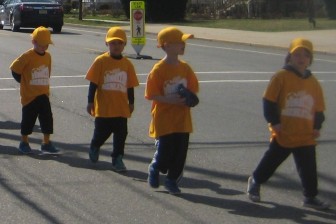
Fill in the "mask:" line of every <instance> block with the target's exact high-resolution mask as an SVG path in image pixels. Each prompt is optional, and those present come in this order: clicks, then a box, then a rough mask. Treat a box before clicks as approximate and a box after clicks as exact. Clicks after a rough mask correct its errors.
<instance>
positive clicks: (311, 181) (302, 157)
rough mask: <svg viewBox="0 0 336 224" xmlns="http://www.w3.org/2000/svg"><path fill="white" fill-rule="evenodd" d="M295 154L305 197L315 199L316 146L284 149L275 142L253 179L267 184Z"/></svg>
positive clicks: (254, 173)
mask: <svg viewBox="0 0 336 224" xmlns="http://www.w3.org/2000/svg"><path fill="white" fill-rule="evenodd" d="M290 154H293V157H294V161H295V165H296V169H297V171H298V173H299V177H300V179H301V184H302V187H303V195H304V196H305V197H315V196H316V195H317V194H318V191H317V171H316V152H315V146H314V145H312V146H304V147H297V148H284V147H282V146H280V145H279V144H278V143H277V142H276V141H275V140H274V141H272V142H271V144H270V146H269V149H268V150H267V151H266V153H265V154H264V156H263V158H262V159H261V161H260V163H259V165H258V166H257V168H256V170H255V171H254V172H253V177H254V179H255V181H256V182H257V183H260V184H262V183H265V182H266V181H267V180H268V179H269V178H270V177H271V176H272V175H273V173H274V172H275V170H276V169H277V168H278V167H279V165H280V164H281V163H282V162H283V161H285V160H286V159H287V157H288V156H289V155H290Z"/></svg>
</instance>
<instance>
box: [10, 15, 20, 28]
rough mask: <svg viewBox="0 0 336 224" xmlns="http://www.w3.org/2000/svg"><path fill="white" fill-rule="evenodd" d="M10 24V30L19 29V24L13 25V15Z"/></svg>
mask: <svg viewBox="0 0 336 224" xmlns="http://www.w3.org/2000/svg"><path fill="white" fill-rule="evenodd" d="M10 26H11V30H12V31H13V32H17V31H19V30H20V26H18V25H15V17H14V16H12V17H11V21H10Z"/></svg>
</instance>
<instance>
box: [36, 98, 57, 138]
mask: <svg viewBox="0 0 336 224" xmlns="http://www.w3.org/2000/svg"><path fill="white" fill-rule="evenodd" d="M37 100H38V102H39V116H38V119H39V121H40V125H41V131H42V133H43V144H49V142H50V135H51V134H52V133H53V131H54V121H53V114H52V111H51V105H50V101H49V97H48V96H47V95H41V96H38V97H37Z"/></svg>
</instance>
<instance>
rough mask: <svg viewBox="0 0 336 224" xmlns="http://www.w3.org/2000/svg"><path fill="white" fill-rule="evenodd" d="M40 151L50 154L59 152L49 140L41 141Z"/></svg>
mask: <svg viewBox="0 0 336 224" xmlns="http://www.w3.org/2000/svg"><path fill="white" fill-rule="evenodd" d="M41 151H42V152H43V153H50V154H55V153H59V150H58V149H56V147H55V146H54V145H53V144H52V143H51V142H49V143H48V144H46V143H42V145H41Z"/></svg>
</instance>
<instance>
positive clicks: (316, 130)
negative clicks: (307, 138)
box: [313, 112, 325, 138]
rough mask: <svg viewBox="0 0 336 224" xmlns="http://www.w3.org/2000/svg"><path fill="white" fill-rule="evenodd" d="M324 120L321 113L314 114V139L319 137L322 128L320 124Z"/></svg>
mask: <svg viewBox="0 0 336 224" xmlns="http://www.w3.org/2000/svg"><path fill="white" fill-rule="evenodd" d="M324 120H325V116H324V113H323V112H316V113H315V118H314V133H313V135H314V137H315V138H318V137H320V129H321V128H322V123H323V122H324Z"/></svg>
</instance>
